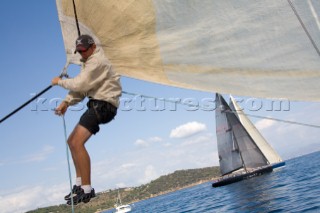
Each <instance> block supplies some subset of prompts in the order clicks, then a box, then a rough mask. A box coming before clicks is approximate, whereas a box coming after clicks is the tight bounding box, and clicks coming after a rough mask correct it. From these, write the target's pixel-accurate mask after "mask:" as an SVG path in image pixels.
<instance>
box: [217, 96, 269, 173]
mask: <svg viewBox="0 0 320 213" xmlns="http://www.w3.org/2000/svg"><path fill="white" fill-rule="evenodd" d="M216 104H217V108H216V129H217V143H218V153H219V163H220V170H221V174H222V175H225V174H228V173H230V172H233V171H235V170H237V169H240V168H244V169H246V170H247V169H254V168H258V167H262V166H266V165H268V164H269V162H268V160H267V159H266V157H265V156H264V155H263V153H262V152H261V150H260V149H259V147H258V146H257V145H256V143H255V141H254V140H253V139H252V138H251V136H250V135H249V134H248V132H247V130H246V129H245V128H244V127H243V126H242V124H241V122H240V120H239V119H238V117H237V116H236V115H235V114H234V113H232V111H231V108H230V107H229V106H228V104H227V103H226V101H225V100H224V98H223V97H222V96H221V95H220V94H218V93H217V94H216Z"/></svg>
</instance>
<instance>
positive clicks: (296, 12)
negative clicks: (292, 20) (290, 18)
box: [288, 0, 320, 56]
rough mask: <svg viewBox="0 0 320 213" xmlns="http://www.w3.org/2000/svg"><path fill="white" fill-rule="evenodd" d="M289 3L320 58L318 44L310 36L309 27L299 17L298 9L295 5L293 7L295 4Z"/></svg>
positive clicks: (289, 0) (289, 1)
mask: <svg viewBox="0 0 320 213" xmlns="http://www.w3.org/2000/svg"><path fill="white" fill-rule="evenodd" d="M288 3H289V5H290V7H291V9H292V10H293V12H294V14H295V15H296V17H297V18H298V20H299V22H300V24H301V26H302V28H303V30H304V32H305V33H306V34H307V36H308V38H309V40H310V41H311V43H312V45H313V48H314V49H315V50H316V51H317V53H318V55H319V56H320V50H319V48H318V47H317V45H316V43H315V42H314V40H313V38H312V36H311V35H310V33H309V31H308V29H307V27H306V26H305V25H304V23H303V21H302V19H301V17H300V16H299V13H298V11H297V10H296V8H295V7H294V5H293V3H292V2H291V0H288Z"/></svg>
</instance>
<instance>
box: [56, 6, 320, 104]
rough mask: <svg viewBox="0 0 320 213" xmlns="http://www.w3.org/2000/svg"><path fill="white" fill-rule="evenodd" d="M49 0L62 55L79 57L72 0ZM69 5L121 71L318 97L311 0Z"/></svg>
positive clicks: (186, 84)
mask: <svg viewBox="0 0 320 213" xmlns="http://www.w3.org/2000/svg"><path fill="white" fill-rule="evenodd" d="M290 2H292V5H290V4H289V3H290ZM56 3H57V8H58V14H59V20H60V24H61V29H62V35H63V40H64V44H65V50H66V55H67V60H68V61H69V62H71V63H78V59H79V56H78V55H75V54H74V53H73V52H74V48H75V46H74V41H75V40H76V38H77V27H76V21H75V15H74V10H73V4H72V0H56ZM75 5H76V11H77V15H78V21H79V26H80V31H81V33H82V34H90V35H92V36H93V37H94V38H95V40H96V41H97V43H98V45H100V46H101V47H102V48H103V50H104V53H105V56H106V57H107V58H108V59H109V60H110V61H111V63H112V64H113V66H114V67H115V69H116V70H117V71H118V72H119V73H120V74H122V75H124V76H128V77H131V78H136V79H141V80H146V81H150V82H154V83H159V84H165V85H170V86H177V87H182V88H189V89H196V90H202V91H210V92H220V93H229V94H234V95H243V96H253V97H263V98H287V99H289V100H304V101H319V100H320V96H319V91H320V84H319V82H320V60H319V57H320V52H319V48H318V47H319V46H320V31H319V28H318V24H319V20H318V17H319V14H317V13H319V11H320V1H318V0H308V1H301V0H290V1H286V0H269V1H263V0H258V1H252V0H243V1H237V0H223V1H222V0H201V1H198V0H174V1H173V0H95V1H89V0H88V1H84V0H75ZM310 5H312V7H311V6H310ZM293 8H294V9H293Z"/></svg>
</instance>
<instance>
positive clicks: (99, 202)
mask: <svg viewBox="0 0 320 213" xmlns="http://www.w3.org/2000/svg"><path fill="white" fill-rule="evenodd" d="M219 175H220V170H219V167H218V166H216V167H207V168H201V169H188V170H179V171H175V172H174V173H172V174H169V175H164V176H161V177H159V178H158V179H156V180H153V181H151V182H150V183H148V184H145V185H141V186H139V187H131V188H122V189H119V192H120V194H121V200H122V203H123V204H127V203H134V202H137V201H139V200H143V199H148V198H151V197H155V196H158V195H161V194H165V193H168V192H172V191H176V190H179V189H182V188H186V187H190V186H193V185H197V184H200V183H203V182H207V181H210V180H213V179H214V178H216V177H218V176H219ZM117 193H118V190H117V189H115V190H107V191H104V192H99V193H97V197H96V198H94V199H93V200H91V201H90V202H89V203H87V204H83V203H81V204H79V205H77V206H75V212H77V213H93V212H99V211H101V210H104V209H110V208H113V207H114V204H115V202H116V199H117V195H118V194H117ZM70 209H71V207H70V206H67V205H65V204H61V205H58V206H50V207H46V208H39V209H36V210H32V211H28V213H48V212H52V213H53V212H54V213H55V212H59V213H64V212H66V213H69V212H70Z"/></svg>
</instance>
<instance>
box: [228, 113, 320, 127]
mask: <svg viewBox="0 0 320 213" xmlns="http://www.w3.org/2000/svg"><path fill="white" fill-rule="evenodd" d="M226 112H227V113H233V114H242V115H246V116H249V117H255V118H262V119H268V120H274V121H279V122H283V123H289V124H296V125H300V126H307V127H314V128H320V126H319V125H314V124H306V123H300V122H296V121H288V120H282V119H278V118H270V117H265V116H260V115H251V114H246V113H243V112H239V111H230V110H228V111H226Z"/></svg>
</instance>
